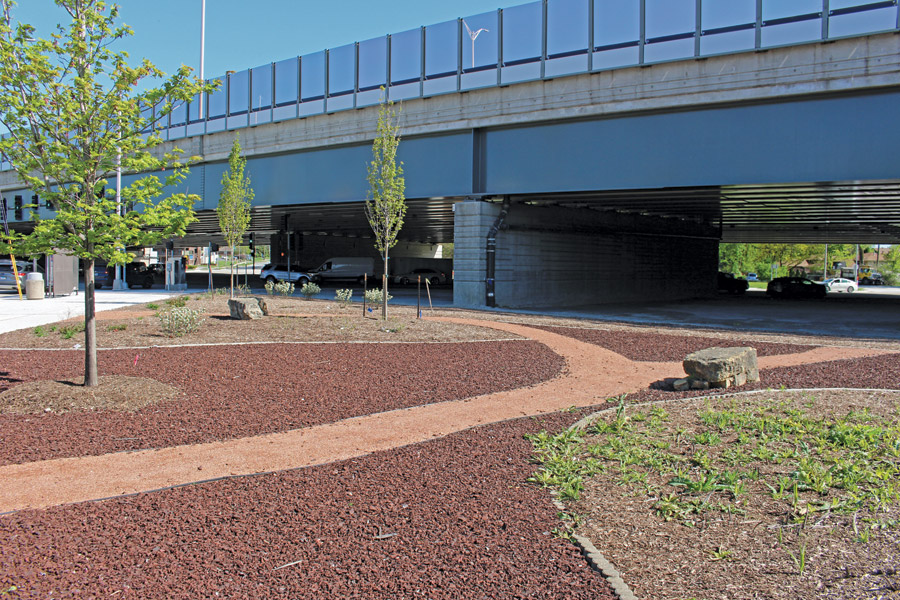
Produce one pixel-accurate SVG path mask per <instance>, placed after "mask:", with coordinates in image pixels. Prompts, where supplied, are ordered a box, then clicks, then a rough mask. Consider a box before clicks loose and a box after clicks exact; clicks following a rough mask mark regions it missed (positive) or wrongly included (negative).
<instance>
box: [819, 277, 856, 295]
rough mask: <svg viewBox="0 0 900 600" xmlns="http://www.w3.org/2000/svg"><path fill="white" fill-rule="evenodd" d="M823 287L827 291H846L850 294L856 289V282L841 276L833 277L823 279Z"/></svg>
mask: <svg viewBox="0 0 900 600" xmlns="http://www.w3.org/2000/svg"><path fill="white" fill-rule="evenodd" d="M825 288H826V289H827V290H828V291H829V292H847V293H848V294H852V293H853V292H854V291H856V282H855V281H853V280H852V279H844V278H843V277H834V278H832V279H826V280H825Z"/></svg>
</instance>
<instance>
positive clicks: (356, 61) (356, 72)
mask: <svg viewBox="0 0 900 600" xmlns="http://www.w3.org/2000/svg"><path fill="white" fill-rule="evenodd" d="M353 52H354V59H353V108H356V96H357V95H358V94H359V42H353Z"/></svg>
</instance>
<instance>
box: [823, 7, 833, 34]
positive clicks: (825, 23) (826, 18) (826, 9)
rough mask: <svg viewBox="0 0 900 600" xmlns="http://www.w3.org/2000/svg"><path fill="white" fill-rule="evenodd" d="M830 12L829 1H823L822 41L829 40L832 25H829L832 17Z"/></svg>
mask: <svg viewBox="0 0 900 600" xmlns="http://www.w3.org/2000/svg"><path fill="white" fill-rule="evenodd" d="M829 12H830V11H829V6H828V0H822V40H827V39H828V36H829V35H830V33H829V31H828V28H829V26H830V25H831V24H830V23H829V21H830V19H831V15H830V14H828V13H829Z"/></svg>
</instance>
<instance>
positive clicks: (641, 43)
mask: <svg viewBox="0 0 900 600" xmlns="http://www.w3.org/2000/svg"><path fill="white" fill-rule="evenodd" d="M640 27H641V39H640V41H639V42H638V64H639V65H642V64H644V44H646V43H647V0H641V16H640Z"/></svg>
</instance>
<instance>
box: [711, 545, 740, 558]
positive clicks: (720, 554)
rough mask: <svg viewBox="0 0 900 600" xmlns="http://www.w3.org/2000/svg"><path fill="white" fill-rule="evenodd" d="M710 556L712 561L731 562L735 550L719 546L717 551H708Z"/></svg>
mask: <svg viewBox="0 0 900 600" xmlns="http://www.w3.org/2000/svg"><path fill="white" fill-rule="evenodd" d="M708 552H709V554H710V556H711V557H712V558H710V560H731V559H732V555H733V554H734V550H726V549H725V548H723V547H722V546H719V547H718V548H716V549H715V550H709V551H708Z"/></svg>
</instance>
